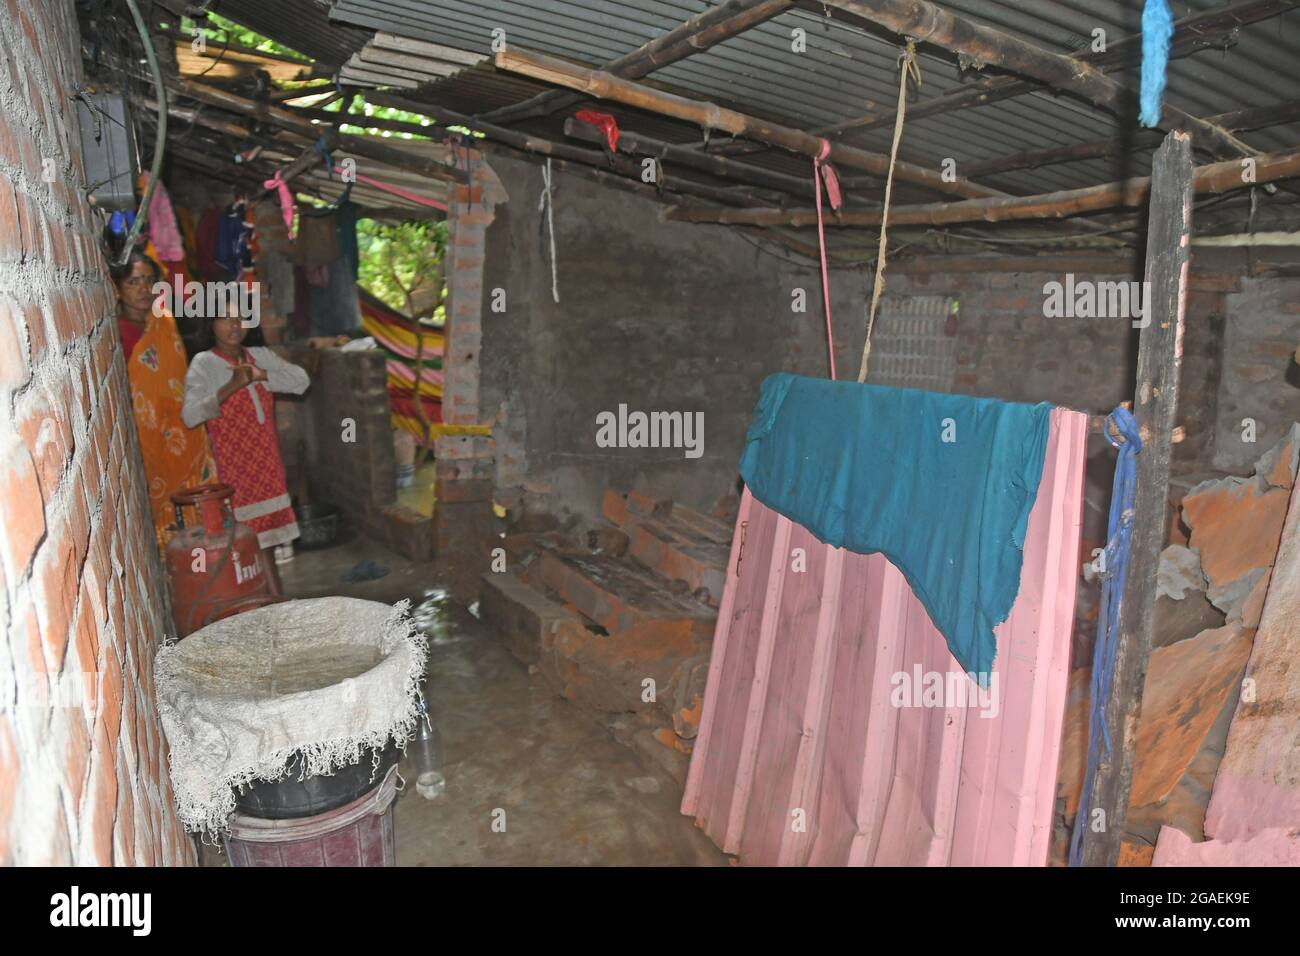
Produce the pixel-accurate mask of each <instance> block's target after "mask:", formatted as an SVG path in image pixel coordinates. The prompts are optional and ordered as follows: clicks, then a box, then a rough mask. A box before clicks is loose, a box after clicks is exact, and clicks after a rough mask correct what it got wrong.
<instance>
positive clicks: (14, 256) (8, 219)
mask: <svg viewBox="0 0 1300 956" xmlns="http://www.w3.org/2000/svg"><path fill="white" fill-rule="evenodd" d="M4 140H5V132H4V128H3V126H0V159H6V158H8V157H6V156H5V154H4ZM10 161H11V162H12V160H10ZM21 257H22V237H21V234H20V231H19V225H18V204H17V202H16V201H15V199H14V191H13V189H11V188H10V187H9V183H8V181H5V180H0V261H2V262H16V261H18V259H20V258H21Z"/></svg>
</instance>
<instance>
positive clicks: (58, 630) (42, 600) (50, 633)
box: [32, 536, 77, 673]
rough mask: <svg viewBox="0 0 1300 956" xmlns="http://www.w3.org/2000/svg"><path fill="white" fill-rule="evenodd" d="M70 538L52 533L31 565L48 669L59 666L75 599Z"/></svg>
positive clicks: (66, 643)
mask: <svg viewBox="0 0 1300 956" xmlns="http://www.w3.org/2000/svg"><path fill="white" fill-rule="evenodd" d="M73 554H74V552H73V547H72V542H71V541H68V540H67V539H66V538H65V537H61V536H56V537H55V538H54V540H47V541H46V542H45V545H44V546H43V547H42V548H41V551H40V554H38V555H37V556H36V563H35V565H33V567H32V588H33V597H35V599H36V620H37V622H38V623H39V625H40V628H41V640H42V642H43V643H44V645H45V651H46V658H47V660H48V662H49V665H50V670H51V672H52V673H58V672H59V671H61V670H62V669H63V660H64V656H65V654H66V653H67V649H68V638H69V637H70V636H71V634H70V628H71V624H72V612H73V610H74V607H75V605H74V602H75V601H76V600H77V572H76V568H74V567H73V564H72V558H73Z"/></svg>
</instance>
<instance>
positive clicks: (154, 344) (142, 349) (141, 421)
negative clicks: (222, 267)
mask: <svg viewBox="0 0 1300 956" xmlns="http://www.w3.org/2000/svg"><path fill="white" fill-rule="evenodd" d="M112 275H113V281H114V283H115V284H116V285H117V291H118V303H119V311H118V320H117V321H118V330H119V331H120V332H121V336H122V351H123V352H124V353H125V354H126V374H127V380H128V381H129V382H130V384H131V408H132V410H133V411H134V413H135V427H136V431H137V432H138V433H139V435H140V453H141V455H142V456H143V457H144V472H145V477H146V478H147V479H148V481H149V508H150V510H151V511H152V512H153V524H154V532H155V535H156V536H157V539H158V547H159V548H160V549H162V548H165V547H166V544H167V535H166V533H165V529H166V528H167V526H168V525H170V524H172V523H173V522H174V521H175V509H174V507H173V505H172V502H171V496H172V495H173V494H175V493H176V492H177V491H179V490H181V489H182V488H188V487H191V486H193V485H201V484H205V483H207V482H210V481H215V480H216V476H217V469H216V466H215V465H214V464H213V460H212V452H211V449H210V448H209V447H208V436H207V435H206V434H204V432H203V429H202V428H186V427H185V424H184V423H183V422H182V421H181V405H182V404H183V403H184V401H185V373H186V372H187V371H188V370H189V363H188V362H187V361H186V358H185V348H184V346H183V345H182V344H181V337H180V334H179V333H178V332H177V331H176V320H175V319H173V318H172V316H171V314H170V313H169V312H167V311H166V310H165V309H162V308H154V302H155V298H156V297H155V295H154V292H153V287H154V284H155V283H156V282H158V281H160V280H161V279H162V270H161V269H160V268H159V266H158V263H156V262H155V261H154V260H153V259H151V258H150V257H149V256H148V255H146V254H145V253H144V252H142V251H140V250H136V251H133V252H132V253H131V256H130V258H129V259H128V260H127V262H126V263H125V264H124V265H121V266H117V265H115V266H113V269H112Z"/></svg>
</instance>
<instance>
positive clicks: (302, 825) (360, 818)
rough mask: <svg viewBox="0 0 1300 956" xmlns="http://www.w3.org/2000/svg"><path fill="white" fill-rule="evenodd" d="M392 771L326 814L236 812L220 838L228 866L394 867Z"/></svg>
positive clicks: (394, 769) (394, 777)
mask: <svg viewBox="0 0 1300 956" xmlns="http://www.w3.org/2000/svg"><path fill="white" fill-rule="evenodd" d="M396 796H397V767H396V765H394V766H391V767H389V768H388V773H387V774H385V775H384V779H383V781H382V782H381V783H380V784H379V786H377V787H375V788H374V789H372V790H371V791H370V792H368V793H365V794H363V795H362V796H360V797H358V798H357V799H356V800H353V801H351V802H350V803H346V804H344V805H343V806H341V807H338V808H336V809H334V810H330V811H328V812H327V813H318V814H315V815H313V816H309V817H296V818H293V819H287V820H269V819H266V818H264V817H253V816H247V815H245V814H242V813H236V814H235V815H234V816H233V817H232V818H231V821H230V833H229V835H228V836H226V837H225V844H226V852H227V853H228V854H229V855H230V865H231V866H331V867H333V866H395V865H396V864H397V848H396V844H395V842H394V839H393V801H394V799H395V798H396Z"/></svg>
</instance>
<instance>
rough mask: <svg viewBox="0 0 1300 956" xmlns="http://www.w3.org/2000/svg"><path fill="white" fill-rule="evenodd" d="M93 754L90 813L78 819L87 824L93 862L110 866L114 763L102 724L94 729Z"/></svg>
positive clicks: (114, 807) (114, 788) (113, 816)
mask: <svg viewBox="0 0 1300 956" xmlns="http://www.w3.org/2000/svg"><path fill="white" fill-rule="evenodd" d="M93 754H94V761H93V763H92V770H91V774H92V780H91V792H90V800H91V803H90V807H89V810H90V813H89V814H83V815H82V818H83V821H84V820H85V819H87V817H88V818H89V821H90V825H91V839H92V844H91V847H90V849H91V852H92V853H93V855H94V860H93V862H94V863H95V864H96V865H98V866H111V865H112V863H113V820H114V818H115V817H116V815H117V760H116V759H115V758H114V752H113V746H112V743H111V742H110V741H109V739H108V734H107V732H106V730H105V728H104V726H103V724H102V723H101V724H100V725H99V726H98V727H96V728H95V746H94V750H93Z"/></svg>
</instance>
